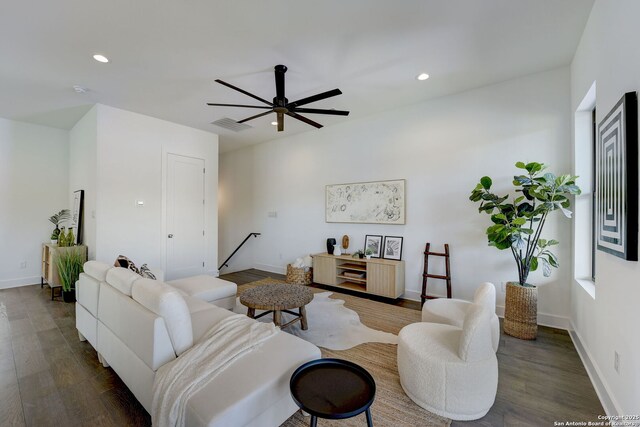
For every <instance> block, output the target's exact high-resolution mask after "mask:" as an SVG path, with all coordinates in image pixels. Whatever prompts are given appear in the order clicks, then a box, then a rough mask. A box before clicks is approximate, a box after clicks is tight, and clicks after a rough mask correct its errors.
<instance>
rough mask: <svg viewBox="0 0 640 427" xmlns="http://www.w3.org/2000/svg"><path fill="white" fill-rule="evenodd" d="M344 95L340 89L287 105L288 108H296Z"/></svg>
mask: <svg viewBox="0 0 640 427" xmlns="http://www.w3.org/2000/svg"><path fill="white" fill-rule="evenodd" d="M337 95H342V91H341V90H340V89H333V90H329V91H327V92H322V93H319V94H317V95H313V96H309V97H307V98H302V99H299V100H297V101H295V102H290V103H289V104H287V108H295V107H298V106H300V105H305V104H310V103H312V102H316V101H320V100H323V99H327V98H331V97H332V96H337Z"/></svg>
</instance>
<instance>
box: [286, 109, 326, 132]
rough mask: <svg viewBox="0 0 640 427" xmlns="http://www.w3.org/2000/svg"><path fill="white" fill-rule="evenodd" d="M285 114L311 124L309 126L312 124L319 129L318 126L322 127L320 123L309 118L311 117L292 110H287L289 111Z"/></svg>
mask: <svg viewBox="0 0 640 427" xmlns="http://www.w3.org/2000/svg"><path fill="white" fill-rule="evenodd" d="M287 115H289V116H291V117H293V118H294V119H298V120H300V121H301V122H305V123H306V124H308V125H311V126H313V127H316V128H318V129H320V128H321V127H322V125H321V124H320V123H317V122H314V121H313V120H311V119H307V118H306V117H304V116H301V115H300V114H296V113H294V112H293V111H289V112H288V113H287Z"/></svg>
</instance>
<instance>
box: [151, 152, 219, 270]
mask: <svg viewBox="0 0 640 427" xmlns="http://www.w3.org/2000/svg"><path fill="white" fill-rule="evenodd" d="M169 155H174V156H180V157H189V158H191V159H197V160H202V162H203V165H204V168H205V171H206V169H207V159H205V158H203V157H199V156H193V155H190V154H185V153H178V152H176V151H173V150H166V149H165V148H164V147H163V148H162V168H161V170H162V173H161V175H162V178H161V179H162V214H161V215H162V217H161V220H160V222H161V229H162V234H161V236H162V237H161V239H162V240H161V243H160V257H161V261H160V263H161V266H160V268H161V269H162V274H163V279H164V280H168V279H167V277H166V276H167V233H168V229H167V203H168V200H167V199H168V197H167V193H168V189H167V178H168V175H169ZM202 179H203V192H204V194H203V197H204V206H203V208H202V209H203V213H204V222H203V227H204V230H205V235H204V254H203V257H204V259H203V261H204V266H203V267H202V273H203V274H205V273H206V271H207V268H208V264H209V263H208V252H209V251H208V247H209V234H210V233H209V232H208V228H207V207H208V205H209V200H208V198H207V179H206V173H205V174H203V176H202Z"/></svg>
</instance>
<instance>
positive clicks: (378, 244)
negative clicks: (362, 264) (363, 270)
mask: <svg viewBox="0 0 640 427" xmlns="http://www.w3.org/2000/svg"><path fill="white" fill-rule="evenodd" d="M367 249H370V250H371V252H373V253H372V254H371V257H372V258H380V256H382V236H378V235H372V234H367V235H366V236H365V237H364V252H365V253H366V252H367Z"/></svg>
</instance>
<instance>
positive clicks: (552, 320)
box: [496, 305, 571, 331]
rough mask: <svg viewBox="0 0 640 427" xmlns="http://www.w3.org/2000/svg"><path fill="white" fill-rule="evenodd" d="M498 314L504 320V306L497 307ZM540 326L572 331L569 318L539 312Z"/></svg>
mask: <svg viewBox="0 0 640 427" xmlns="http://www.w3.org/2000/svg"><path fill="white" fill-rule="evenodd" d="M496 314H497V315H498V317H502V318H504V305H496ZM538 325H540V326H549V327H550V328H556V329H564V330H565V331H568V330H570V329H571V321H570V320H569V318H568V317H564V316H558V315H556V314H549V313H540V312H538Z"/></svg>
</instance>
